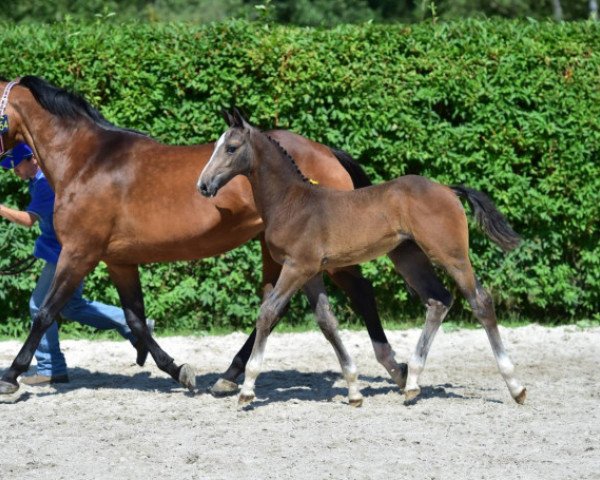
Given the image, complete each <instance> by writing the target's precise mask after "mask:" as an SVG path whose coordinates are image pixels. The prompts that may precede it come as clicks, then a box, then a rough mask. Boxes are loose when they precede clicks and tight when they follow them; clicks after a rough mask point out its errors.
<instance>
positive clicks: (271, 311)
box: [239, 265, 315, 404]
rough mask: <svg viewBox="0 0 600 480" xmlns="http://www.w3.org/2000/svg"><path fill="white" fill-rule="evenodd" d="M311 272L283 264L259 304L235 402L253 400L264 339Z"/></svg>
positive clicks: (243, 402)
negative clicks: (273, 282)
mask: <svg viewBox="0 0 600 480" xmlns="http://www.w3.org/2000/svg"><path fill="white" fill-rule="evenodd" d="M314 273H315V272H311V273H306V272H303V271H301V270H298V269H296V268H294V267H291V266H289V265H284V267H283V269H282V270H281V275H280V276H279V279H278V280H277V283H276V284H275V288H274V289H273V290H271V291H270V292H269V293H268V294H267V295H266V296H265V299H264V300H263V303H262V305H261V306H260V313H259V315H258V320H257V321H256V339H255V340H254V347H253V348H252V353H251V354H250V359H249V360H248V363H247V364H246V376H245V378H244V384H243V385H242V390H241V392H240V396H239V403H240V404H245V403H249V402H251V401H252V400H254V397H255V395H254V384H255V382H256V378H257V377H258V375H259V373H260V370H261V367H262V362H263V358H264V353H265V347H266V345H267V338H268V337H269V334H270V333H271V330H272V328H273V326H274V325H275V324H276V323H277V321H278V320H279V318H280V317H281V315H282V314H283V312H284V311H285V307H286V305H287V304H288V303H289V301H290V299H291V298H292V295H293V294H294V293H296V292H297V291H298V290H299V289H300V288H301V287H302V285H304V284H305V283H306V282H307V281H308V280H309V279H310V278H311V277H312V276H313V275H314Z"/></svg>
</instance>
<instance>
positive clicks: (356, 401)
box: [348, 397, 363, 408]
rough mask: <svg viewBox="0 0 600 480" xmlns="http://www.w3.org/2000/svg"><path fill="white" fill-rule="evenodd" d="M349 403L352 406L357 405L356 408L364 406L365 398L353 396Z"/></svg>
mask: <svg viewBox="0 0 600 480" xmlns="http://www.w3.org/2000/svg"><path fill="white" fill-rule="evenodd" d="M348 404H349V405H350V406H351V407H355V408H358V407H362V404H363V398H362V397H360V398H351V399H349V400H348Z"/></svg>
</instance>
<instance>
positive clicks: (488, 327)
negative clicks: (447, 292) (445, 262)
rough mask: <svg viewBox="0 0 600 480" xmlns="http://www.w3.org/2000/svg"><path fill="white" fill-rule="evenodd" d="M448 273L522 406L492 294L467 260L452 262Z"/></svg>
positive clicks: (521, 394)
mask: <svg viewBox="0 0 600 480" xmlns="http://www.w3.org/2000/svg"><path fill="white" fill-rule="evenodd" d="M448 272H449V273H450V275H452V277H453V278H454V279H455V280H456V282H457V283H458V286H459V288H460V289H461V291H462V293H463V295H464V296H465V298H466V299H467V301H468V302H469V304H470V305H471V308H472V309H473V314H474V315H475V316H476V317H477V320H479V322H480V323H481V325H483V328H484V329H485V333H486V334H487V336H488V339H489V341H490V345H491V347H492V351H493V352H494V357H495V358H496V363H497V364H498V370H500V374H501V375H502V377H503V378H504V381H505V382H506V385H507V386H508V390H509V391H510V394H511V396H512V397H513V398H514V399H515V401H516V402H517V403H519V404H523V403H524V402H525V397H526V396H527V390H526V388H525V387H524V386H523V385H521V383H520V382H519V381H518V380H517V379H516V378H515V376H514V371H515V367H514V366H513V363H512V362H511V360H510V358H509V357H508V353H507V352H506V349H505V348H504V344H503V343H502V338H501V337H500V331H499V330H498V322H497V319H496V312H495V311H494V302H493V300H492V297H491V295H490V294H489V293H488V292H487V291H486V290H485V289H484V288H483V287H482V286H481V285H480V284H479V282H478V281H477V279H476V278H475V275H474V273H473V268H472V267H471V262H470V261H469V259H468V258H467V259H466V261H464V262H463V263H462V264H459V263H455V266H454V267H452V268H449V269H448Z"/></svg>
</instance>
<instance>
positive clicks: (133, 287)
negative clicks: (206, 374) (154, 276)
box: [108, 264, 196, 390]
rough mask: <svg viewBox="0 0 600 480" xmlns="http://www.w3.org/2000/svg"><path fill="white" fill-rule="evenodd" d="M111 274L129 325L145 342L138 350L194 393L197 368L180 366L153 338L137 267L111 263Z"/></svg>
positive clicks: (109, 268)
mask: <svg viewBox="0 0 600 480" xmlns="http://www.w3.org/2000/svg"><path fill="white" fill-rule="evenodd" d="M108 273H109V275H110V278H111V280H112V281H113V283H114V284H115V286H116V287H117V291H118V292H119V298H120V299H121V305H122V306H123V311H124V312H125V318H126V319H127V325H129V328H130V329H131V331H132V332H133V334H134V335H135V336H136V338H137V340H138V343H139V342H141V344H142V346H141V347H138V352H139V351H140V349H147V350H149V351H150V354H151V355H152V358H154V361H155V362H156V365H157V366H158V368H160V369H161V370H162V371H163V372H166V373H168V374H169V375H171V377H173V378H174V379H175V380H176V381H178V382H179V383H180V384H182V385H183V386H184V387H187V388H188V389H190V390H193V389H194V387H195V386H196V373H195V371H194V369H193V368H192V367H191V366H190V365H188V364H183V365H181V366H177V365H176V364H175V361H174V360H173V358H171V357H170V356H169V355H168V354H167V353H166V352H165V351H164V350H163V349H162V348H160V346H159V345H158V343H157V342H156V340H154V338H152V335H151V333H150V330H149V329H148V325H147V324H146V314H145V311H144V297H143V294H142V287H141V284H140V275H139V271H138V267H137V265H114V264H110V265H108ZM138 356H139V355H138Z"/></svg>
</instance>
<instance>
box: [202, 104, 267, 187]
mask: <svg viewBox="0 0 600 480" xmlns="http://www.w3.org/2000/svg"><path fill="white" fill-rule="evenodd" d="M223 114H224V116H225V120H226V121H227V123H228V124H229V129H228V130H227V131H226V132H225V133H224V134H223V135H221V138H219V140H218V141H217V143H216V144H215V149H214V151H213V154H212V156H211V157H210V160H209V161H208V163H207V164H206V166H205V167H204V169H203V170H202V173H200V177H199V178H198V182H197V183H196V188H197V189H198V191H199V192H200V193H201V194H202V195H204V196H205V197H214V196H215V195H216V194H217V192H218V191H219V189H220V188H221V187H223V186H224V185H225V184H226V183H227V182H229V180H231V179H232V178H233V177H235V176H236V175H248V174H249V173H250V171H251V168H252V159H253V156H254V153H253V150H252V144H251V139H252V135H253V133H255V130H256V129H255V128H254V127H252V126H251V125H250V124H249V123H248V122H246V120H245V119H244V117H242V115H241V114H240V112H239V111H238V110H237V109H234V110H233V114H229V113H227V112H223Z"/></svg>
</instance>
